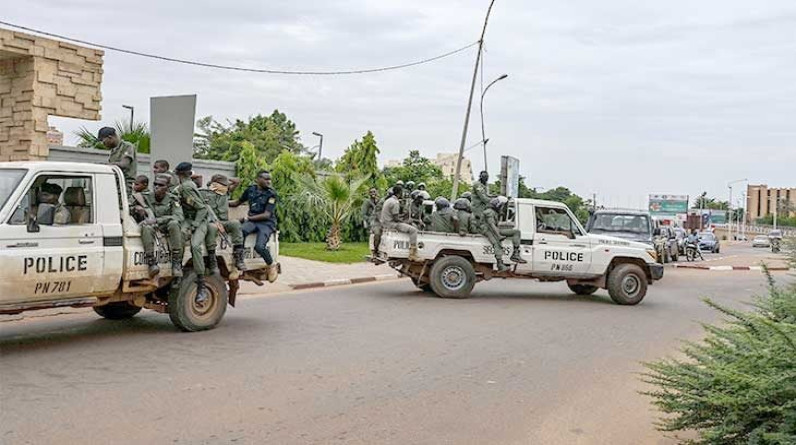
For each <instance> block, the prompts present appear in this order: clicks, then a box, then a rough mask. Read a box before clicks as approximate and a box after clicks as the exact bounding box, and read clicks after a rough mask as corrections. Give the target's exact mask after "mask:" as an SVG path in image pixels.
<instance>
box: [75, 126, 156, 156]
mask: <svg viewBox="0 0 796 445" xmlns="http://www.w3.org/2000/svg"><path fill="white" fill-rule="evenodd" d="M114 128H116V134H118V135H120V137H121V139H122V140H123V141H127V142H129V143H131V144H133V145H135V146H136V151H137V152H138V153H149V147H150V145H151V136H150V134H149V129H148V128H147V126H146V124H145V123H143V122H137V123H134V124H133V128H132V130H131V129H130V125H129V124H125V123H123V122H118V121H117V122H116V124H115V125H114ZM74 134H75V136H77V138H78V139H79V140H80V142H78V143H77V146H78V147H83V148H96V149H99V150H107V148H106V147H105V145H103V144H102V141H100V140H99V139H97V136H95V135H94V133H92V132H90V131H88V129H87V128H86V127H80V129H79V130H77V131H75V133H74Z"/></svg>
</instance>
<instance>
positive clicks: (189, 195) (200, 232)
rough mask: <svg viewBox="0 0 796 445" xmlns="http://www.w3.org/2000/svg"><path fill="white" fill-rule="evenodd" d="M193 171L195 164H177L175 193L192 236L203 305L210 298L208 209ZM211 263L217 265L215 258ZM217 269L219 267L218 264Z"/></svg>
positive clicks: (199, 299) (195, 266) (198, 288)
mask: <svg viewBox="0 0 796 445" xmlns="http://www.w3.org/2000/svg"><path fill="white" fill-rule="evenodd" d="M191 170H193V164H191V163H190V162H180V163H179V164H177V167H176V168H175V169H174V172H175V173H177V178H178V179H179V180H180V185H178V186H177V187H176V188H175V189H174V191H175V194H176V195H177V196H178V197H179V198H180V205H182V209H183V210H182V211H183V214H184V215H185V222H184V223H183V224H184V226H185V227H186V228H187V229H188V232H189V233H190V234H191V235H190V238H191V258H192V259H193V270H194V272H196V302H197V303H198V304H203V303H204V302H205V301H207V299H208V298H209V295H208V292H207V287H206V286H205V272H206V269H205V261H204V258H203V257H202V245H203V244H204V243H205V238H206V237H207V219H208V218H207V217H208V208H207V204H206V203H205V200H204V198H202V196H201V195H200V194H199V189H198V188H197V187H196V184H194V183H193V181H191ZM211 261H212V262H214V263H215V262H216V259H215V257H213V259H212V260H211ZM216 267H218V265H217V264H216Z"/></svg>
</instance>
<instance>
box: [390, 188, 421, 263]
mask: <svg viewBox="0 0 796 445" xmlns="http://www.w3.org/2000/svg"><path fill="white" fill-rule="evenodd" d="M392 190H393V195H392V196H390V198H389V199H388V200H387V201H385V202H384V208H383V209H382V211H381V225H382V227H383V228H384V230H394V231H396V232H399V233H406V234H408V235H409V257H408V258H409V261H420V257H419V256H418V255H417V229H416V228H414V227H412V226H410V225H409V224H406V223H404V222H403V217H402V215H401V201H400V197H401V196H403V193H404V185H403V182H402V181H398V182H396V183H395V185H394V186H393V188H392Z"/></svg>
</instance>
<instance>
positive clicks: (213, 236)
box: [200, 189, 244, 270]
mask: <svg viewBox="0 0 796 445" xmlns="http://www.w3.org/2000/svg"><path fill="white" fill-rule="evenodd" d="M200 191H201V192H202V195H203V196H204V198H205V202H207V205H208V207H209V208H210V210H211V211H212V212H213V214H215V216H216V218H217V219H218V222H217V223H212V222H211V223H208V226H207V232H208V234H207V237H206V238H205V247H206V248H207V252H208V254H207V256H208V259H209V261H210V262H211V263H214V264H215V263H216V262H214V261H213V259H211V258H210V257H211V256H215V255H214V254H213V255H211V253H210V252H215V250H216V242H217V240H218V235H219V229H218V227H217V226H216V224H220V225H221V227H223V228H224V232H225V233H226V234H227V235H228V236H229V242H230V243H232V255H233V257H234V258H235V267H236V268H237V269H238V270H243V268H244V263H243V229H242V226H241V223H240V221H231V220H230V219H229V194H220V193H217V192H214V191H213V190H209V189H202V190H200ZM216 267H217V266H216Z"/></svg>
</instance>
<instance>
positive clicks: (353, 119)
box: [0, 0, 796, 207]
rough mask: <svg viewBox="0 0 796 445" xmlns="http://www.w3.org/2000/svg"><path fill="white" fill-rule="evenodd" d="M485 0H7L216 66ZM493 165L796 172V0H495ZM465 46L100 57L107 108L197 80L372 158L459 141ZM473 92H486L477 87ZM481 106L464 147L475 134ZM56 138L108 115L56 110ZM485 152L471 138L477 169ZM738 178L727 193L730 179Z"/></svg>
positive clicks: (621, 191) (654, 184)
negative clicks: (503, 159)
mask: <svg viewBox="0 0 796 445" xmlns="http://www.w3.org/2000/svg"><path fill="white" fill-rule="evenodd" d="M488 3H489V2H488V0H478V1H475V0H466V1H464V0H463V1H451V0H435V1H433V2H432V1H428V0H422V1H421V0H401V1H391V0H378V1H376V0H371V1H365V0H346V1H336V0H327V1H324V2H319V1H305V0H292V1H269V2H262V1H255V0H237V1H227V2H219V1H217V0H192V1H160V0H158V1H156V0H138V1H132V2H131V1H126V2H120V1H117V2H107V1H97V0H72V1H68V2H65V1H62V0H49V1H45V0H29V1H25V2H19V1H18V2H8V4H6V5H4V6H3V11H2V13H1V14H0V17H2V20H6V21H10V22H16V23H18V24H21V25H27V26H31V27H34V28H42V29H44V30H48V31H51V32H55V33H59V34H64V35H68V36H72V37H75V38H81V39H85V40H89V41H96V42H98V43H103V44H106V45H111V46H118V47H122V48H126V49H131V50H137V51H142V52H151V53H157V54H161V55H166V56H172V57H178V58H186V59H194V60H199V61H205V62H212V63H217V64H229V65H237V66H247V67H255V68H276V69H307V70H332V69H348V68H368V67H377V66H383V65H392V64H398V63H403V62H408V61H412V60H416V59H421V58H425V57H430V56H434V55H437V54H440V53H443V52H447V51H450V50H453V49H456V48H458V47H461V46H464V45H466V44H468V43H471V42H473V41H475V40H477V39H478V34H479V32H480V27H481V24H482V22H483V16H484V13H485V11H486V7H487V5H488ZM486 49H487V52H486V55H485V66H484V80H485V82H489V81H490V80H491V79H494V78H496V77H497V76H499V75H500V74H502V73H507V74H508V75H509V77H508V79H506V80H504V81H501V82H500V83H498V84H496V85H495V86H494V87H493V88H492V89H491V90H490V91H489V93H488V95H487V96H486V101H485V114H486V132H487V137H488V138H489V139H490V143H489V170H490V172H491V173H492V174H493V176H494V175H496V174H497V173H498V171H499V162H500V155H503V154H507V155H512V156H516V157H518V158H520V166H521V172H522V174H523V175H525V176H527V177H528V178H529V179H528V183H529V185H531V186H539V187H545V188H549V187H554V186H557V185H565V186H568V187H570V188H571V189H573V190H574V191H575V192H577V193H579V194H581V195H585V196H590V195H591V194H592V193H596V194H597V196H598V200H600V201H601V202H603V203H607V204H609V205H612V206H625V207H626V206H632V207H638V206H645V205H646V196H647V194H649V193H665V194H687V195H691V196H694V195H696V194H698V193H699V192H701V191H702V190H707V191H708V193H710V194H711V195H716V196H719V197H721V198H722V199H727V193H728V189H727V183H728V182H729V181H732V180H736V179H741V178H748V179H749V180H750V181H751V182H753V183H759V182H763V183H768V184H769V185H770V186H796V173H794V172H796V2H793V1H787V0H776V1H765V0H758V1H754V2H752V1H749V0H743V1H739V0H730V1H728V0H701V1H698V2H695V1H683V0H672V1H668V2H639V1H631V0H604V1H601V2H594V1H587V0H571V1H564V2H529V1H527V0H497V1H496V3H495V7H494V10H493V12H492V17H491V20H490V24H489V28H488V31H487V37H486ZM474 59H475V48H472V49H470V50H467V51H465V52H463V53H460V54H457V55H455V56H452V57H449V58H446V59H443V60H440V61H437V62H434V63H431V64H427V65H423V66H418V67H413V68H409V69H405V70H401V71H393V72H388V73H378V74H368V75H357V76H339V77H326V76H284V75H265V74H249V73H236V72H228V71H220V70H213V69H207V68H199V67H189V66H184V65H177V64H173V63H168V62H161V61H154V60H149V59H145V58H141V57H136V56H131V55H125V54H119V53H115V52H112V51H108V52H106V55H105V76H104V81H103V86H102V92H103V103H102V106H103V110H102V115H103V122H104V123H112V122H113V121H115V120H119V119H123V118H126V116H127V111H126V110H124V109H122V107H121V105H122V104H130V105H133V106H135V108H136V114H137V116H141V117H145V118H146V119H147V120H148V114H149V111H148V104H149V97H151V96H160V95H175V94H197V95H198V105H197V118H198V117H202V116H206V115H213V116H214V117H216V118H217V119H219V120H223V119H227V118H229V119H233V118H245V117H247V116H250V115H253V114H256V113H264V114H268V113H270V112H271V111H272V110H274V109H275V108H276V109H279V110H280V111H283V112H285V113H287V114H288V116H289V117H290V118H291V119H293V121H294V122H296V124H297V125H298V128H299V129H300V130H301V133H302V141H303V142H304V144H305V145H308V146H313V145H315V144H316V143H317V138H315V137H314V136H312V135H311V133H312V132H313V131H318V132H321V133H323V134H324V135H325V139H324V155H325V156H329V157H337V156H339V155H340V154H341V153H342V151H343V150H344V149H345V147H346V146H348V145H349V144H350V143H351V142H352V141H353V140H354V139H355V138H359V137H361V135H362V134H364V133H365V132H366V131H367V130H371V131H373V132H374V133H375V135H376V138H377V141H378V143H379V147H380V149H381V152H382V158H381V161H382V162H384V161H386V160H388V159H400V158H403V157H405V156H406V155H407V153H408V151H409V150H410V149H419V150H420V151H421V152H422V153H423V154H424V155H426V156H428V157H433V156H435V155H436V153H438V152H453V151H456V150H457V149H458V145H459V140H460V137H461V128H462V124H463V120H464V113H465V108H466V104H467V103H466V102H467V93H468V89H469V82H470V77H471V76H472V67H473V63H474ZM476 94H477V95H478V92H477V93H476ZM477 105H478V103H477V101H476V103H475V107H474V112H473V116H472V117H473V119H472V120H471V131H470V134H469V138H468V145H470V144H472V143H474V142H477V141H478V140H480V138H481V135H480V120H479V116H478V107H477ZM50 121H51V124H53V123H54V124H56V125H57V126H58V127H59V128H61V129H62V130H64V131H65V132H66V133H67V142H69V141H70V139H72V140H73V138H71V136H70V135H69V133H71V132H72V131H73V130H75V129H76V128H78V127H79V126H81V125H86V126H87V127H88V128H89V129H92V130H95V129H97V128H99V126H100V123H97V122H82V121H74V120H69V119H62V118H51V119H50ZM482 153H483V152H482V151H480V150H479V149H478V148H476V149H472V150H470V151H469V152H468V154H469V156H470V158H471V159H472V161H473V166H474V168H475V170H476V171H477V170H480V169H481V168H482V166H483V154H482ZM741 189H742V187H741V186H737V187H736V189H735V190H736V192H735V194H736V196H739V195H740V193H741Z"/></svg>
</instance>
